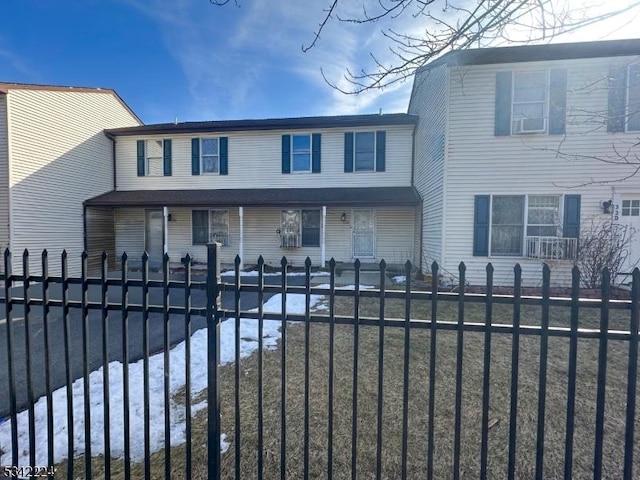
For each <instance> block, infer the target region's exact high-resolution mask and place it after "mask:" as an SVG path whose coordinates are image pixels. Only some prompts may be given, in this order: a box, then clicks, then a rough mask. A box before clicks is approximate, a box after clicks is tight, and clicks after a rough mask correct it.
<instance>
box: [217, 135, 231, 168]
mask: <svg viewBox="0 0 640 480" xmlns="http://www.w3.org/2000/svg"><path fill="white" fill-rule="evenodd" d="M218 141H219V142H220V175H228V174H229V138H228V137H220V139H219V140H218Z"/></svg>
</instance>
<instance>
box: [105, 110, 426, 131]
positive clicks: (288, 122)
mask: <svg viewBox="0 0 640 480" xmlns="http://www.w3.org/2000/svg"><path fill="white" fill-rule="evenodd" d="M417 123H418V117H417V116H416V115H410V114H407V113H386V114H367V115H335V116H317V117H289V118H287V117H285V118H265V119H245V120H211V121H203V122H181V123H159V124H151V125H144V126H141V127H123V128H112V129H109V130H106V133H108V134H110V135H120V136H130V135H140V134H165V133H172V134H175V133H198V132H211V131H220V132H222V131H248V130H250V131H257V130H281V129H298V130H299V129H305V128H340V127H357V126H365V127H366V126H379V125H380V126H381V125H416V124H417Z"/></svg>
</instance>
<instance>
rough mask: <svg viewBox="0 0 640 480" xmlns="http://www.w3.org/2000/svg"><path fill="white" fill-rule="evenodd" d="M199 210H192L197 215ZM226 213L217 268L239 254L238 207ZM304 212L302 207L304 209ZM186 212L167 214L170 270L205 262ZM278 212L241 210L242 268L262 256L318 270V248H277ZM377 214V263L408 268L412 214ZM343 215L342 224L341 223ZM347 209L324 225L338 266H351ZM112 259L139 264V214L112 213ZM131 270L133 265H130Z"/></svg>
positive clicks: (330, 214) (406, 210)
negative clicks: (225, 240)
mask: <svg viewBox="0 0 640 480" xmlns="http://www.w3.org/2000/svg"><path fill="white" fill-rule="evenodd" d="M200 209H202V208H201V207H198V208H195V207H194V208H193V210H200ZM220 209H221V210H228V211H229V235H230V245H228V246H224V247H222V249H221V253H222V259H221V260H222V263H223V264H225V265H231V264H233V262H234V259H235V256H236V255H238V253H239V244H240V217H239V215H238V208H237V207H229V208H225V207H220ZM305 209H306V207H305ZM191 210H192V209H190V208H170V209H169V212H170V213H171V221H170V222H169V224H168V226H169V232H168V237H169V246H168V247H169V248H168V251H169V256H170V259H171V263H172V264H177V263H179V262H180V260H181V258H183V257H184V256H185V255H186V254H187V253H189V254H190V255H191V256H192V257H193V260H194V262H198V263H204V262H206V260H207V254H206V246H204V245H193V244H192V239H191ZM282 210H283V209H282V208H277V207H264V208H247V207H245V209H244V263H245V265H253V264H255V263H257V260H258V257H259V256H260V255H262V256H263V258H264V260H265V262H266V263H267V264H268V265H272V266H279V265H280V261H281V259H282V257H283V256H286V257H287V259H288V260H289V262H290V263H292V264H293V265H298V266H302V265H304V262H305V260H306V258H307V256H308V257H309V258H310V259H311V261H312V263H313V265H315V266H320V262H321V258H322V250H321V247H302V248H280V238H279V236H278V234H277V233H276V230H277V229H278V228H280V214H281V211H282ZM375 211H376V220H375V221H376V227H377V228H376V258H375V261H380V260H381V259H382V258H384V259H385V260H386V261H387V262H388V263H403V262H405V261H406V260H407V259H409V260H411V261H412V262H413V260H414V257H413V251H414V248H415V245H414V235H415V224H414V219H415V210H414V209H413V208H411V207H394V208H391V207H380V208H377V209H375ZM342 213H345V217H346V221H345V222H344V223H343V222H342V220H341V217H342ZM351 217H352V210H351V209H350V208H341V207H328V208H327V223H326V237H325V238H326V239H325V241H326V260H327V262H328V261H329V260H330V259H331V257H334V258H335V259H336V261H339V262H352V261H353V258H352V246H351ZM115 222H116V223H115V232H116V254H117V255H122V253H123V252H124V251H126V252H127V254H128V255H129V258H130V259H132V260H134V261H135V262H137V263H139V259H140V257H141V255H142V253H143V251H144V210H143V209H133V208H131V209H127V208H120V209H117V210H116V212H115ZM134 264H135V263H134Z"/></svg>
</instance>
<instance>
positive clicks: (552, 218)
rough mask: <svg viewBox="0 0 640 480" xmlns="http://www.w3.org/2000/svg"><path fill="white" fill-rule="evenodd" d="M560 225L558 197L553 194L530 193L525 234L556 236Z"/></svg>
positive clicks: (531, 235)
mask: <svg viewBox="0 0 640 480" xmlns="http://www.w3.org/2000/svg"><path fill="white" fill-rule="evenodd" d="M559 226H560V199H559V197H557V196H555V195H530V196H529V206H528V209H527V236H529V237H556V236H558V228H559Z"/></svg>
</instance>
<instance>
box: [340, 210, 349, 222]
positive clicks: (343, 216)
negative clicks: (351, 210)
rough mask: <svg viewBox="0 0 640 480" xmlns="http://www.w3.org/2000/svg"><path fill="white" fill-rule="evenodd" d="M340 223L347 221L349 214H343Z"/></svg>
mask: <svg viewBox="0 0 640 480" xmlns="http://www.w3.org/2000/svg"><path fill="white" fill-rule="evenodd" d="M340 221H341V222H342V223H344V222H346V221H347V214H346V213H344V212H342V215H340Z"/></svg>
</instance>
